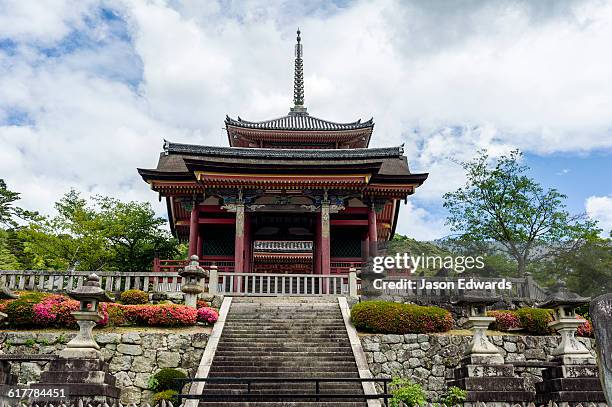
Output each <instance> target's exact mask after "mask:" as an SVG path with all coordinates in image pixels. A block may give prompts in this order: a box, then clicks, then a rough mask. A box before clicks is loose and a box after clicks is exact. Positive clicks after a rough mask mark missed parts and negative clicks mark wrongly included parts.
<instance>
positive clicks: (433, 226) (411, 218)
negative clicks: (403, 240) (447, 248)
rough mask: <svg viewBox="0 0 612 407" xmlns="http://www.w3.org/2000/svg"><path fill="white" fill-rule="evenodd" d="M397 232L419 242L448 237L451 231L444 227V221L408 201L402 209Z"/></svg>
mask: <svg viewBox="0 0 612 407" xmlns="http://www.w3.org/2000/svg"><path fill="white" fill-rule="evenodd" d="M396 232H397V233H399V234H401V235H404V236H409V237H411V238H414V239H417V240H424V241H432V240H435V239H439V238H441V237H445V236H448V235H449V233H450V230H449V229H448V227H447V226H446V225H444V219H441V218H439V217H436V216H433V215H432V214H431V213H430V212H428V211H427V210H426V209H424V208H419V207H417V206H415V204H414V203H413V202H411V201H408V203H407V204H405V205H402V207H401V208H400V217H399V220H398V223H397V227H396Z"/></svg>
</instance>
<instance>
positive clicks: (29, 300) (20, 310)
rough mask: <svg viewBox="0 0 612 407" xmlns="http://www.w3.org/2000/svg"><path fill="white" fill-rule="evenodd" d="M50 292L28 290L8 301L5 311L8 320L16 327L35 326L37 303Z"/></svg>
mask: <svg viewBox="0 0 612 407" xmlns="http://www.w3.org/2000/svg"><path fill="white" fill-rule="evenodd" d="M48 296H49V294H46V293H39V292H28V293H24V294H22V295H21V296H20V297H19V298H18V299H15V300H11V301H9V302H7V304H6V307H5V308H4V312H5V313H6V314H7V317H6V322H7V323H8V324H9V325H10V326H12V327H15V328H27V327H31V326H34V310H33V307H34V305H35V304H38V303H39V302H41V301H42V300H43V298H45V297H48Z"/></svg>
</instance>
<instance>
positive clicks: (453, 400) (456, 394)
mask: <svg viewBox="0 0 612 407" xmlns="http://www.w3.org/2000/svg"><path fill="white" fill-rule="evenodd" d="M466 399H467V391H465V390H463V389H460V388H459V387H457V386H451V387H449V388H448V390H447V391H446V395H444V397H443V398H442V403H443V404H444V405H445V406H455V405H457V404H462V403H463V402H464V401H465V400H466Z"/></svg>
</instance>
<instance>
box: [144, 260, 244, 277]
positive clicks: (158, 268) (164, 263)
mask: <svg viewBox="0 0 612 407" xmlns="http://www.w3.org/2000/svg"><path fill="white" fill-rule="evenodd" d="M188 263H189V260H172V259H170V260H162V259H157V258H156V259H154V260H153V271H154V272H156V273H178V272H179V270H181V269H183V268H184V267H185V266H186V265H187V264H188ZM199 263H200V266H202V267H204V268H208V267H210V266H212V265H215V266H217V269H218V270H219V271H223V272H228V273H229V272H233V271H234V260H233V257H231V256H219V257H213V256H206V257H203V258H202V259H201V260H200V262H199Z"/></svg>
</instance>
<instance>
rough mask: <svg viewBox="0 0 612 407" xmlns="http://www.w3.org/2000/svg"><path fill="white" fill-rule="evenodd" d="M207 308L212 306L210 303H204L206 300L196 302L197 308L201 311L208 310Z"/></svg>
mask: <svg viewBox="0 0 612 407" xmlns="http://www.w3.org/2000/svg"><path fill="white" fill-rule="evenodd" d="M207 307H210V304H209V303H208V301H204V300H197V301H196V308H198V309H200V308H207Z"/></svg>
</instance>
